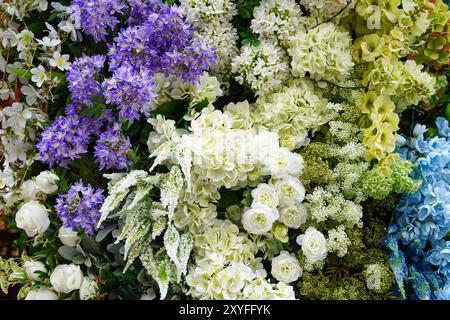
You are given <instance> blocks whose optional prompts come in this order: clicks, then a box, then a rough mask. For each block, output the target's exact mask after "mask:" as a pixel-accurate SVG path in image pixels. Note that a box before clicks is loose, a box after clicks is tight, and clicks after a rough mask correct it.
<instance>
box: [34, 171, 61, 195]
mask: <svg viewBox="0 0 450 320" xmlns="http://www.w3.org/2000/svg"><path fill="white" fill-rule="evenodd" d="M58 181H59V178H58V176H57V175H56V174H54V173H51V172H50V171H42V172H41V173H39V175H38V176H37V177H36V185H37V187H38V188H39V190H41V191H42V192H44V193H46V194H52V193H53V192H55V191H56V190H58V185H57V182H58Z"/></svg>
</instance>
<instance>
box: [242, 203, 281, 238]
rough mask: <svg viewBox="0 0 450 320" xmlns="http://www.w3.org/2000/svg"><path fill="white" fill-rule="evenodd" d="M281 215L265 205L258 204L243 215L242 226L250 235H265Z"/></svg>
mask: <svg viewBox="0 0 450 320" xmlns="http://www.w3.org/2000/svg"><path fill="white" fill-rule="evenodd" d="M279 216H280V214H279V213H278V211H277V210H276V209H272V208H270V207H268V206H265V205H263V204H256V205H254V206H252V208H250V209H248V210H247V211H245V212H244V214H243V215H242V225H243V226H244V229H245V230H247V232H249V233H254V234H264V233H266V232H269V231H270V230H271V229H272V224H273V223H274V222H275V221H276V220H277V219H278V218H279Z"/></svg>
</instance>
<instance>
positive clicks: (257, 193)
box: [252, 183, 279, 209]
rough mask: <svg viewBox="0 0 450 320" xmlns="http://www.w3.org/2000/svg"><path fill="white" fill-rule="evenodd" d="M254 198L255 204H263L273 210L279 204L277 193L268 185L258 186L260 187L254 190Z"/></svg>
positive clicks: (261, 184)
mask: <svg viewBox="0 0 450 320" xmlns="http://www.w3.org/2000/svg"><path fill="white" fill-rule="evenodd" d="M252 198H253V203H254V204H258V203H259V204H263V205H265V206H268V207H270V208H272V209H275V208H276V207H277V206H278V203H279V200H278V195H277V191H276V190H275V188H274V187H272V186H271V185H269V184H267V183H260V184H258V186H257V187H256V188H255V189H253V190H252Z"/></svg>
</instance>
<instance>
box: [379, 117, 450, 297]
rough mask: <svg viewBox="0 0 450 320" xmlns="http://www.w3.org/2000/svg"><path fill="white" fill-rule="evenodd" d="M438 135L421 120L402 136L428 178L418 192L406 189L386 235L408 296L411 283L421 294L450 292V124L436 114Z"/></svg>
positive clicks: (403, 149)
mask: <svg viewBox="0 0 450 320" xmlns="http://www.w3.org/2000/svg"><path fill="white" fill-rule="evenodd" d="M436 126H437V129H438V133H439V135H438V136H435V137H429V138H427V139H426V138H425V137H424V132H425V131H426V128H425V126H422V125H416V127H415V128H414V131H413V137H412V138H410V139H408V140H407V139H405V138H404V137H399V138H398V140H397V152H398V153H399V154H400V156H401V158H402V159H405V160H410V161H412V162H413V163H415V164H416V166H417V169H416V170H415V174H416V177H420V178H421V179H422V181H423V183H422V185H421V187H420V188H419V190H418V191H417V192H416V193H414V194H403V195H402V197H401V198H400V201H399V203H398V205H397V207H396V209H395V212H394V216H393V220H392V222H391V226H390V228H389V230H388V234H387V236H386V238H385V245H386V247H387V249H388V252H389V256H390V262H391V266H392V269H393V271H394V274H395V277H396V280H397V284H398V286H399V292H400V294H401V296H402V297H403V298H406V297H407V296H408V293H407V284H409V285H410V286H411V287H412V288H413V291H414V293H413V294H412V296H413V298H418V299H445V297H447V298H449V297H450V241H446V240H445V238H446V237H447V236H448V234H449V231H450V129H449V124H448V121H447V120H445V119H444V118H437V120H436Z"/></svg>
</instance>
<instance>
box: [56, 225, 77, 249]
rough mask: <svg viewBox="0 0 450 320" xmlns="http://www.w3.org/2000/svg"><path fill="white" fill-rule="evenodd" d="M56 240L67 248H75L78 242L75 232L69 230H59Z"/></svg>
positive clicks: (63, 228) (62, 228)
mask: <svg viewBox="0 0 450 320" xmlns="http://www.w3.org/2000/svg"><path fill="white" fill-rule="evenodd" d="M58 238H59V240H61V242H62V243H63V244H65V245H66V246H69V247H75V246H76V245H77V244H78V243H79V242H80V238H79V237H78V234H77V232H75V231H73V230H72V229H71V228H65V227H61V228H59V232H58Z"/></svg>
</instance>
